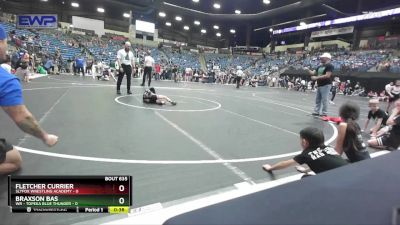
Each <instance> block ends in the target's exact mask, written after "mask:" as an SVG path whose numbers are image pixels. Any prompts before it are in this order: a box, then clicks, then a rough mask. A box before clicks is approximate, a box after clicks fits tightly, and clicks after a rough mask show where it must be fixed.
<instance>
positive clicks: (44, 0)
mask: <svg viewBox="0 0 400 225" xmlns="http://www.w3.org/2000/svg"><path fill="white" fill-rule="evenodd" d="M40 1H41V2H48V1H49V0H40Z"/></svg>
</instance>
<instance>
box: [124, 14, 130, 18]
mask: <svg viewBox="0 0 400 225" xmlns="http://www.w3.org/2000/svg"><path fill="white" fill-rule="evenodd" d="M123 16H124V17H125V18H129V17H131V14H130V13H124V14H123Z"/></svg>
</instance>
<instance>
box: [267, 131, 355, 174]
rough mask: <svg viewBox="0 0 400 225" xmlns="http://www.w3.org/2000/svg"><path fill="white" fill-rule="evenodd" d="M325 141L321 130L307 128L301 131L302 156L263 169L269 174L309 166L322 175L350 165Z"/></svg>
mask: <svg viewBox="0 0 400 225" xmlns="http://www.w3.org/2000/svg"><path fill="white" fill-rule="evenodd" d="M324 139H325V138H324V134H323V133H322V131H321V130H319V129H317V128H313V127H308V128H305V129H303V130H302V131H300V143H301V147H302V148H303V151H302V153H301V154H300V155H297V156H295V157H294V158H293V159H290V160H287V161H282V162H279V163H277V164H275V165H273V166H271V165H269V164H265V165H264V166H263V169H264V170H265V171H267V172H272V171H273V170H279V169H285V168H287V167H289V166H292V165H295V164H300V165H302V164H307V165H308V166H309V167H310V169H311V170H312V171H314V172H315V173H321V172H324V171H327V170H330V169H335V168H337V167H341V166H344V165H346V164H348V162H346V160H344V159H342V157H340V156H339V155H338V154H337V152H336V151H335V149H333V148H332V147H329V146H325V144H324Z"/></svg>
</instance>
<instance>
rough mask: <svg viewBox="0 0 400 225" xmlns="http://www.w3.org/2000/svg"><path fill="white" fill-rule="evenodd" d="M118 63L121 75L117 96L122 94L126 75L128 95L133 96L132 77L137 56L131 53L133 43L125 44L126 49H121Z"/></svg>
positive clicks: (119, 76) (118, 54)
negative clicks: (122, 85)
mask: <svg viewBox="0 0 400 225" xmlns="http://www.w3.org/2000/svg"><path fill="white" fill-rule="evenodd" d="M117 63H118V66H119V74H118V81H117V94H118V95H120V94H121V84H122V80H123V79H124V76H125V74H126V80H127V85H126V86H127V93H128V95H131V94H132V92H131V77H132V75H133V72H134V71H133V68H134V67H135V56H134V55H133V52H132V51H131V43H130V42H129V41H127V42H125V48H124V49H121V50H119V51H118V53H117Z"/></svg>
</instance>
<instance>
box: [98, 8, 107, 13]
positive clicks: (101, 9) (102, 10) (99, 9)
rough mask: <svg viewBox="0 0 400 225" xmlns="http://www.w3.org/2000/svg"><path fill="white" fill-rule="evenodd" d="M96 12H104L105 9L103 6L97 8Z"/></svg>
mask: <svg viewBox="0 0 400 225" xmlns="http://www.w3.org/2000/svg"><path fill="white" fill-rule="evenodd" d="M97 12H99V13H104V12H105V10H104V9H103V8H97Z"/></svg>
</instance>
